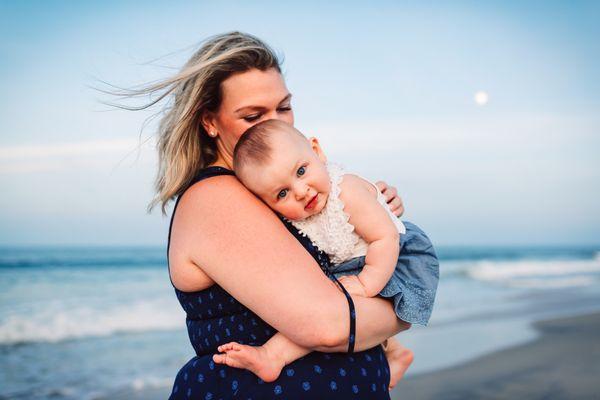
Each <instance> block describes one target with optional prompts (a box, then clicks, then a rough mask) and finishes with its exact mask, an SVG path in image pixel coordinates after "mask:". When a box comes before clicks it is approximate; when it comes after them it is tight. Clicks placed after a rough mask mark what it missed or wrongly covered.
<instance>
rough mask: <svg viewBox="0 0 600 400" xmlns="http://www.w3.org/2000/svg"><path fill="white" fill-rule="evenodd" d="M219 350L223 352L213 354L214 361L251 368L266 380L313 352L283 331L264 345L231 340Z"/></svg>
mask: <svg viewBox="0 0 600 400" xmlns="http://www.w3.org/2000/svg"><path fill="white" fill-rule="evenodd" d="M218 350H219V351H220V352H222V353H223V354H215V355H213V361H214V362H216V363H218V364H227V365H229V366H230V367H235V368H244V369H247V370H250V371H252V372H253V373H254V374H255V375H256V376H258V377H259V378H260V379H262V380H263V381H265V382H273V381H274V380H276V379H277V378H278V377H279V374H280V373H281V370H282V369H283V367H285V366H286V365H288V364H290V363H292V362H293V361H295V360H297V359H299V358H300V357H303V356H305V355H307V354H308V353H310V352H311V350H309V349H307V348H304V347H301V346H299V345H297V344H296V343H294V342H292V341H291V340H289V339H288V338H287V337H285V336H283V335H282V334H281V333H276V334H275V335H274V336H273V337H272V338H271V339H269V340H268V341H267V342H266V343H265V344H264V345H262V346H247V345H244V344H239V343H237V342H229V343H226V344H224V345H221V346H219V347H218Z"/></svg>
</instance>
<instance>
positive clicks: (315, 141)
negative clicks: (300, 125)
mask: <svg viewBox="0 0 600 400" xmlns="http://www.w3.org/2000/svg"><path fill="white" fill-rule="evenodd" d="M308 141H309V142H310V147H311V148H312V149H313V151H314V152H315V154H316V155H317V157H319V159H320V160H321V161H322V162H327V157H325V153H323V149H322V148H321V145H320V144H319V140H318V139H317V138H316V137H314V136H313V137H311V138H310V139H308Z"/></svg>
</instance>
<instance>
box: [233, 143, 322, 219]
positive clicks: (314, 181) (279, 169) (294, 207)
mask: <svg viewBox="0 0 600 400" xmlns="http://www.w3.org/2000/svg"><path fill="white" fill-rule="evenodd" d="M270 145H271V159H270V160H269V161H267V162H266V164H264V165H262V166H259V167H255V166H252V167H250V168H248V170H249V171H248V172H246V173H245V177H244V179H243V181H244V182H243V183H244V184H245V185H246V186H247V187H248V188H249V189H250V190H252V191H253V192H254V193H255V194H256V195H258V196H259V197H260V198H261V199H262V200H263V201H264V202H265V203H266V204H267V205H268V206H269V207H271V208H272V209H273V210H275V211H276V212H277V213H279V214H281V215H283V216H284V217H286V218H288V219H290V220H293V221H297V220H302V219H305V218H307V217H310V216H311V215H314V214H317V213H319V212H321V210H322V209H323V207H325V204H326V203H327V198H328V197H329V191H330V189H331V184H330V182H329V174H328V173H327V168H326V167H325V161H326V159H325V156H324V155H323V153H322V151H321V149H320V147H319V144H318V142H317V140H316V139H311V141H308V140H306V139H305V138H303V137H300V136H296V135H290V134H281V135H277V134H276V135H273V137H272V138H271V141H270Z"/></svg>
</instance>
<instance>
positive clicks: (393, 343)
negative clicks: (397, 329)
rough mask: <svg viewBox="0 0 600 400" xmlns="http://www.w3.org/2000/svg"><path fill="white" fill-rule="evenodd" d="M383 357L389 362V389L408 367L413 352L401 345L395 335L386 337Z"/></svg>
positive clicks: (411, 360)
mask: <svg viewBox="0 0 600 400" xmlns="http://www.w3.org/2000/svg"><path fill="white" fill-rule="evenodd" d="M383 349H384V350H385V357H386V358H387V360H388V364H390V387H389V388H390V390H391V389H393V388H394V386H396V384H397V383H398V381H399V380H400V379H402V377H403V376H404V373H405V372H406V370H407V369H408V367H410V364H412V362H413V359H414V354H413V352H412V351H411V350H409V349H407V348H406V347H404V346H402V344H400V342H399V341H398V340H396V338H395V337H391V338H389V339H387V340H386V341H385V342H384V343H383Z"/></svg>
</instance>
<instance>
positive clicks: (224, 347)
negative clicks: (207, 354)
mask: <svg viewBox="0 0 600 400" xmlns="http://www.w3.org/2000/svg"><path fill="white" fill-rule="evenodd" d="M234 344H236V343H235V342H229V343H225V344H222V345H221V346H219V347H218V348H217V349H218V350H219V352H221V353H223V352H225V351H229V350H232V349H233V345H234Z"/></svg>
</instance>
